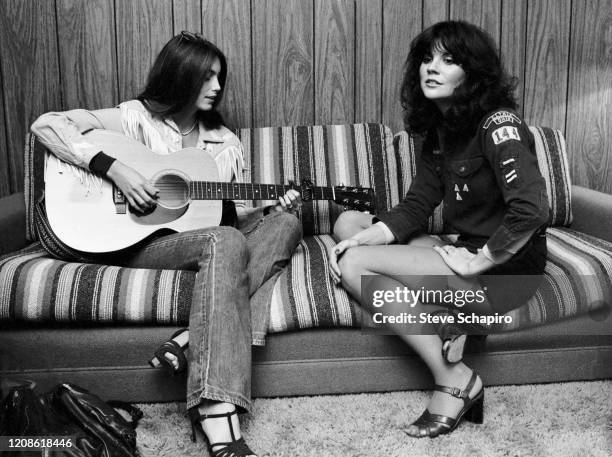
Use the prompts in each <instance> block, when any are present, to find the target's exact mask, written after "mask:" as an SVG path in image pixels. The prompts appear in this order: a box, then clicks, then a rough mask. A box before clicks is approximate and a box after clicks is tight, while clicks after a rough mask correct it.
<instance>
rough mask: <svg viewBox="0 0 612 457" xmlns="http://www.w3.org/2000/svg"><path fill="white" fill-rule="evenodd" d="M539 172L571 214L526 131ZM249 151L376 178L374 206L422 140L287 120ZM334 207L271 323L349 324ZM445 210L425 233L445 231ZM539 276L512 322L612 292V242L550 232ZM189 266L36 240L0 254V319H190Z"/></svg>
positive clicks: (542, 317)
mask: <svg viewBox="0 0 612 457" xmlns="http://www.w3.org/2000/svg"><path fill="white" fill-rule="evenodd" d="M532 131H533V132H534V135H535V137H536V144H537V145H538V159H539V161H540V164H541V166H542V168H543V170H542V171H543V174H544V175H545V178H546V181H547V189H548V191H549V198H550V199H551V200H550V201H551V203H552V208H551V209H552V211H551V212H552V214H553V218H552V220H551V222H553V223H554V224H555V225H567V224H568V223H569V221H570V217H571V216H570V214H571V211H570V206H569V179H568V174H567V159H566V157H565V155H564V152H565V149H564V148H565V146H564V142H563V138H562V137H561V134H560V133H559V132H557V131H553V130H550V129H542V128H538V129H534V128H532ZM238 134H239V136H240V138H241V140H242V142H243V144H244V147H245V152H246V165H247V169H246V171H245V177H246V179H247V180H252V181H257V182H283V181H287V180H289V179H294V178H295V179H296V180H298V179H301V178H304V177H311V178H313V181H315V182H316V184H318V185H326V184H330V185H331V184H335V183H340V182H342V183H345V184H347V185H357V184H362V185H364V186H371V187H374V188H375V190H376V192H377V204H378V205H379V208H386V207H390V206H392V205H393V204H396V203H397V202H399V199H400V196H402V195H404V193H405V192H406V190H407V189H408V186H409V185H410V180H411V177H412V175H413V174H414V157H415V154H416V153H417V151H418V149H419V147H420V144H418V142H416V141H415V140H414V139H413V138H411V137H409V136H408V135H407V134H405V132H403V133H401V134H398V135H396V136H395V137H394V138H392V136H391V134H390V132H389V130H388V129H387V128H386V127H384V126H381V125H375V124H359V125H345V126H326V127H321V126H315V127H293V128H291V127H283V128H261V129H250V130H249V129H245V130H240V131H239V132H238ZM40 157H42V149H41V146H40V145H39V144H37V143H36V142H35V141H34V140H33V138H32V137H29V138H28V143H27V147H26V171H27V176H29V178H28V179H26V204H27V205H28V230H29V236H30V238H31V239H34V238H35V237H36V235H35V233H34V231H33V227H34V224H33V215H34V208H35V206H36V205H35V202H37V201H38V200H39V199H40V197H41V194H42V188H41V187H40V186H37V185H36V184H37V183H38V184H40V183H41V181H40V179H41V178H42V165H41V163H42V161H41V160H33V158H40ZM340 211H341V208H339V207H337V206H336V205H329V204H328V203H327V202H315V203H312V204H309V205H308V206H306V207H305V208H304V211H303V214H302V222H303V224H304V227H305V231H306V232H307V233H310V234H313V235H311V236H306V237H305V238H304V240H302V241H301V243H300V245H299V247H298V249H297V251H296V252H295V254H294V256H293V257H292V259H291V263H290V265H289V267H288V268H287V269H286V270H285V271H284V272H283V273H282V274H281V275H280V277H279V279H278V280H277V282H276V284H275V287H274V291H273V296H272V301H271V313H270V325H269V327H270V331H271V332H279V331H287V330H295V329H305V328H310V327H333V326H356V325H359V317H360V313H359V311H358V308H357V306H356V303H355V302H354V301H353V300H352V299H350V298H349V297H348V295H347V294H346V292H345V291H344V290H343V289H342V288H339V287H336V286H334V285H333V284H332V282H331V280H330V277H329V267H328V260H327V248H329V247H330V246H331V245H333V243H334V241H333V239H332V238H331V236H330V235H329V232H330V231H331V227H332V225H333V220H334V218H335V217H337V215H338V214H339V212H340ZM441 220H442V219H441V210H438V213H436V215H435V216H434V217H433V218H432V220H431V221H430V230H431V231H432V232H436V231H439V229H440V228H441V223H440V221H441ZM548 246H549V260H548V264H547V266H546V280H545V281H544V283H543V285H542V286H541V287H540V289H539V291H538V293H537V294H536V295H535V296H534V297H533V298H532V299H531V301H530V302H529V303H527V304H526V305H525V306H523V307H521V308H519V309H517V310H514V311H511V312H510V314H511V315H512V316H513V318H514V319H513V323H512V324H511V325H507V326H506V327H502V328H500V330H513V329H516V328H523V327H528V326H532V325H538V324H543V323H547V322H552V321H555V320H558V319H561V318H566V317H569V316H574V315H579V314H583V313H585V312H588V311H592V310H594V309H597V308H598V307H600V306H602V304H604V303H610V302H611V301H612V297H611V296H610V295H611V293H612V292H611V290H612V285H611V283H610V278H611V277H612V244H611V243H608V242H606V241H602V240H599V239H596V238H593V237H590V236H587V235H584V234H581V233H579V232H576V231H574V230H571V229H568V228H563V227H555V228H549V229H548ZM193 283H194V273H193V272H187V271H170V270H145V269H131V268H120V267H114V266H107V265H94V264H87V263H79V262H66V261H61V260H55V259H52V258H50V257H49V256H48V255H47V254H46V252H45V251H44V250H43V249H42V247H41V245H40V243H34V244H32V245H31V246H30V247H28V248H26V249H24V250H23V251H21V252H18V253H13V254H10V255H7V256H4V257H2V258H0V320H17V321H50V322H78V323H88V322H113V323H114V322H122V323H143V324H144V323H147V324H149V323H157V324H179V325H181V324H186V323H187V319H188V314H189V308H190V300H191V291H192V289H193Z"/></svg>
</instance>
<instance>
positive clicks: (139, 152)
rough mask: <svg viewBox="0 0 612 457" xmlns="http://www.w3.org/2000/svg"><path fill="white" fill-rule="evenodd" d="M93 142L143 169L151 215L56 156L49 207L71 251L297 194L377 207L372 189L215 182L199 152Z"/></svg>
mask: <svg viewBox="0 0 612 457" xmlns="http://www.w3.org/2000/svg"><path fill="white" fill-rule="evenodd" d="M87 138H88V139H89V140H90V141H91V143H93V144H95V145H97V146H100V148H101V149H102V150H104V151H106V152H108V153H109V155H112V156H113V157H117V158H118V159H120V160H121V161H122V162H123V163H125V164H126V165H128V166H130V167H132V168H134V169H135V170H138V172H139V173H140V174H142V175H143V176H144V177H146V178H148V179H149V180H150V181H151V182H152V184H153V185H154V186H155V187H156V188H157V189H159V195H158V199H157V205H156V206H155V207H154V209H153V210H151V211H149V212H146V213H140V212H138V211H135V210H134V211H132V210H131V208H130V207H129V205H128V204H127V200H126V199H125V196H124V195H123V194H122V192H121V191H120V190H119V188H117V187H116V186H115V185H114V184H113V183H112V182H111V181H110V180H105V179H102V178H100V177H98V176H95V175H93V174H91V173H89V172H87V171H85V170H82V169H80V168H77V167H74V166H72V165H68V164H66V163H65V162H63V161H62V160H60V159H58V158H57V157H55V156H54V155H53V154H51V153H47V157H46V162H45V205H46V210H47V218H48V220H49V224H50V226H51V228H52V230H53V231H54V233H55V234H56V235H57V236H58V237H59V239H60V240H62V241H63V242H64V243H65V244H67V245H68V246H70V247H72V248H74V249H78V250H80V251H85V252H90V253H101V252H111V251H116V250H119V249H124V248H126V247H129V246H132V245H134V244H136V243H137V242H139V241H141V240H142V239H144V238H146V237H147V236H149V235H151V234H152V233H154V232H156V231H158V230H160V229H171V230H174V231H176V232H182V231H186V230H192V229H197V228H204V227H212V226H215V225H218V224H219V222H220V221H221V212H222V200H223V199H231V200H277V199H278V198H279V197H280V196H282V195H284V194H285V193H286V192H287V191H288V190H289V189H296V190H298V191H299V192H300V194H301V196H302V201H305V202H307V201H310V200H332V201H335V202H336V203H338V204H340V205H344V206H347V207H351V208H355V209H358V210H360V211H372V210H373V209H374V199H373V197H374V194H373V191H372V189H369V188H361V187H347V186H335V187H317V186H313V185H312V183H311V182H310V181H308V180H303V181H302V182H301V183H300V184H289V185H279V184H254V183H235V182H218V171H217V165H216V163H215V161H214V159H213V158H212V157H211V156H210V155H209V154H208V153H207V152H206V151H203V150H202V149H197V148H187V149H182V150H180V151H177V152H175V153H172V154H169V155H160V154H155V153H153V152H152V151H151V150H149V149H148V148H147V147H146V146H144V145H143V144H141V143H139V142H138V141H135V140H133V139H131V138H128V137H126V136H124V135H122V134H120V133H118V132H113V131H108V130H93V131H91V132H89V133H88V134H87Z"/></svg>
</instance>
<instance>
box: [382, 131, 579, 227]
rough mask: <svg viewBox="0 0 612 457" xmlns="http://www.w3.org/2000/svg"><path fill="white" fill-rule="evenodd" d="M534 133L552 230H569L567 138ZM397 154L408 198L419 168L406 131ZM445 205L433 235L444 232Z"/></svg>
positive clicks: (396, 144) (396, 140)
mask: <svg viewBox="0 0 612 457" xmlns="http://www.w3.org/2000/svg"><path fill="white" fill-rule="evenodd" d="M529 130H531V133H532V134H533V137H534V140H535V146H536V155H537V156H538V165H539V167H540V172H541V173H542V176H543V177H544V180H545V181H546V192H547V194H548V202H549V205H550V220H549V222H548V225H549V226H550V227H557V226H561V227H568V226H569V225H570V224H571V222H572V208H571V180H570V171H569V162H568V159H567V151H566V149H565V139H564V138H563V134H562V133H561V132H560V131H559V130H554V129H551V128H548V127H532V126H531V127H529ZM393 145H394V147H395V155H396V160H397V161H398V163H400V164H401V167H400V170H401V173H399V174H398V177H399V178H400V183H399V187H400V189H401V190H402V192H401V195H406V192H408V189H409V187H410V183H411V182H412V179H413V178H414V175H415V172H416V169H415V166H414V163H415V161H414V159H415V149H416V148H415V141H414V139H413V138H412V137H411V136H409V135H408V133H406V132H405V131H403V132H400V133H397V134H396V135H395V137H394V139H393ZM443 210H444V205H443V204H440V205H439V206H438V207H437V208H436V210H435V212H434V215H433V216H432V217H430V218H429V223H428V231H429V233H442V225H443V216H442V213H443Z"/></svg>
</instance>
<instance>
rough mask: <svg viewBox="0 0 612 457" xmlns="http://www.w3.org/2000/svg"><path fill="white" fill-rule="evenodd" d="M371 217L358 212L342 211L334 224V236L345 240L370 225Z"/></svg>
mask: <svg viewBox="0 0 612 457" xmlns="http://www.w3.org/2000/svg"><path fill="white" fill-rule="evenodd" d="M371 220H372V216H371V215H370V214H366V213H362V212H359V211H344V212H343V213H342V214H340V216H338V219H337V220H336V223H335V224H334V236H335V237H336V239H338V240H346V239H347V238H350V237H351V236H353V235H355V234H356V233H358V232H360V231H361V230H363V229H364V228H367V227H369V225H371Z"/></svg>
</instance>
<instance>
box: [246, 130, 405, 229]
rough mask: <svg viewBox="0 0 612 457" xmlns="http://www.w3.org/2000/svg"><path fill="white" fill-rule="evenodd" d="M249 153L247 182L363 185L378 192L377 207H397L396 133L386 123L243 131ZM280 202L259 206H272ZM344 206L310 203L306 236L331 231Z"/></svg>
mask: <svg viewBox="0 0 612 457" xmlns="http://www.w3.org/2000/svg"><path fill="white" fill-rule="evenodd" d="M237 134H238V137H239V138H240V141H241V142H242V145H243V147H244V151H245V167H246V172H245V180H247V181H248V182H259V183H283V184H286V183H288V182H289V181H295V182H299V181H301V180H302V179H305V178H308V179H311V180H312V181H313V182H314V184H315V185H318V186H335V185H341V184H344V185H347V186H363V187H371V188H373V189H374V190H375V193H376V205H377V208H379V209H380V208H383V209H385V208H389V207H391V206H392V205H393V204H395V203H397V202H398V201H399V198H400V192H399V189H398V187H397V180H396V179H395V177H396V175H397V171H396V163H395V156H394V154H393V153H392V151H393V146H392V141H393V135H392V133H391V131H390V130H389V128H388V127H385V126H383V125H380V124H354V125H331V126H301V127H269V128H258V129H242V130H239V131H238V132H237ZM271 203H274V202H266V201H264V202H254V204H255V205H268V204H271ZM341 211H342V208H341V207H340V206H339V205H337V204H335V203H330V202H327V201H313V202H309V203H306V204H304V206H303V207H302V211H301V215H300V217H301V220H302V226H303V229H304V235H314V234H322V233H330V232H331V230H332V227H333V224H334V222H335V220H336V218H337V217H338V215H339V214H340V212H341Z"/></svg>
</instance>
